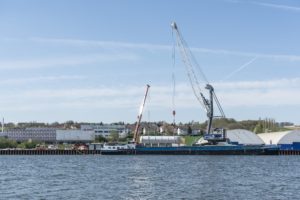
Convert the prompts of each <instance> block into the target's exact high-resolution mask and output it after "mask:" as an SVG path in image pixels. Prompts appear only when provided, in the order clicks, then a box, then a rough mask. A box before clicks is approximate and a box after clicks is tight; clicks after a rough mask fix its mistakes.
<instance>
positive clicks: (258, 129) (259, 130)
mask: <svg viewBox="0 0 300 200" xmlns="http://www.w3.org/2000/svg"><path fill="white" fill-rule="evenodd" d="M253 132H254V133H256V134H258V133H263V132H264V127H263V125H262V123H260V122H258V124H257V125H256V126H255V128H254V130H253Z"/></svg>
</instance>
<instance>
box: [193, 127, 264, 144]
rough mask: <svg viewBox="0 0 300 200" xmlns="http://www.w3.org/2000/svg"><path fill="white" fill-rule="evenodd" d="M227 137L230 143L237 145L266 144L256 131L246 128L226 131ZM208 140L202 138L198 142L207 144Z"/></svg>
mask: <svg viewBox="0 0 300 200" xmlns="http://www.w3.org/2000/svg"><path fill="white" fill-rule="evenodd" d="M226 137H227V138H228V139H229V143H231V144H237V145H264V144H265V143H264V141H263V140H262V139H260V138H259V137H258V136H257V135H256V134H255V133H253V132H251V131H248V130H245V129H233V130H227V131H226ZM205 143H207V141H206V140H204V139H203V137H202V138H200V139H199V140H198V142H197V144H205Z"/></svg>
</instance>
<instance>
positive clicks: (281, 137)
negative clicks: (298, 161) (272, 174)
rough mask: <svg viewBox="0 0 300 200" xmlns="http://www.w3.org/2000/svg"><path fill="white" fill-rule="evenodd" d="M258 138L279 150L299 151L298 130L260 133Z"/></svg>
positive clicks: (299, 137)
mask: <svg viewBox="0 0 300 200" xmlns="http://www.w3.org/2000/svg"><path fill="white" fill-rule="evenodd" d="M258 136H259V137H260V138H261V139H262V140H263V141H264V142H265V144H275V145H279V147H280V149H290V150H293V149H299V150H300V130H292V131H282V132H271V133H261V134H258Z"/></svg>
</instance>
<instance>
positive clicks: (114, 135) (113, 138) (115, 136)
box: [109, 131, 119, 142]
mask: <svg viewBox="0 0 300 200" xmlns="http://www.w3.org/2000/svg"><path fill="white" fill-rule="evenodd" d="M109 141H110V142H118V141H119V133H118V132H117V131H111V132H110V134H109Z"/></svg>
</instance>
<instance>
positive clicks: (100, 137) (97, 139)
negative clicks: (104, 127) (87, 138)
mask: <svg viewBox="0 0 300 200" xmlns="http://www.w3.org/2000/svg"><path fill="white" fill-rule="evenodd" d="M95 141H96V142H107V139H106V138H105V137H103V136H102V135H97V136H96V137H95Z"/></svg>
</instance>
